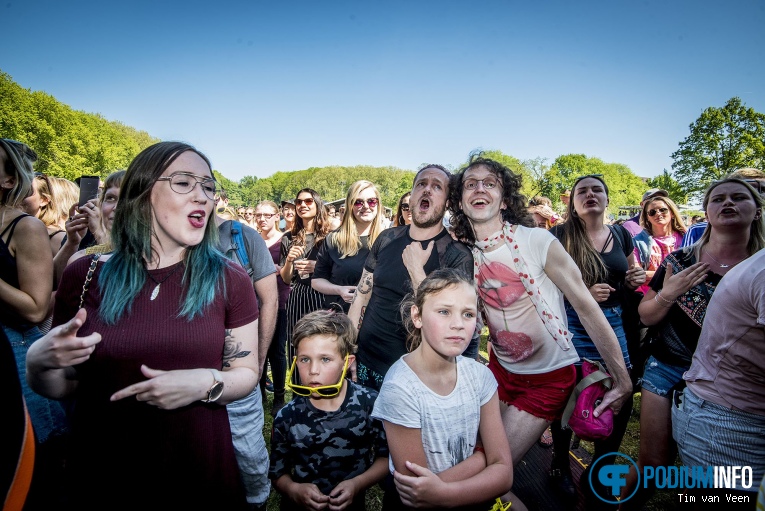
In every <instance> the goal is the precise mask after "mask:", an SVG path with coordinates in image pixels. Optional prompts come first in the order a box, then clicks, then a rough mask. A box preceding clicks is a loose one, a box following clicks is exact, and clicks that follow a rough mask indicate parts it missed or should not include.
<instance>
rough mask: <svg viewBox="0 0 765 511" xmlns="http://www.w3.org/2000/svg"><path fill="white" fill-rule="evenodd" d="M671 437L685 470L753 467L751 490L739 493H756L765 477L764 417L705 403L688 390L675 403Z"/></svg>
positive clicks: (678, 394)
mask: <svg viewBox="0 0 765 511" xmlns="http://www.w3.org/2000/svg"><path fill="white" fill-rule="evenodd" d="M680 396H682V398H681V397H680ZM672 436H673V437H674V439H675V442H677V448H678V451H679V452H680V459H681V460H682V462H683V465H685V466H690V467H692V466H707V465H739V466H744V465H749V466H751V467H752V481H753V486H752V488H743V487H739V486H737V487H736V489H738V490H746V491H756V489H757V481H760V480H762V478H763V474H765V417H763V416H762V415H756V414H753V413H748V412H744V411H741V410H733V409H731V408H727V407H725V406H720V405H718V404H716V403H712V402H711V401H706V400H704V399H702V398H700V397H698V396H697V395H696V394H694V393H693V392H691V390H690V389H689V388H688V387H686V388H685V390H684V391H683V392H682V393H676V395H675V398H674V399H673V400H672Z"/></svg>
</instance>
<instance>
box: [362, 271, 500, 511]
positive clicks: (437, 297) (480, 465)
mask: <svg viewBox="0 0 765 511" xmlns="http://www.w3.org/2000/svg"><path fill="white" fill-rule="evenodd" d="M476 302H477V296H476V292H475V287H474V286H473V284H472V283H471V282H470V280H469V279H468V277H467V276H466V275H465V274H464V273H462V272H460V271H459V270H454V269H440V270H436V271H434V272H432V273H431V274H430V275H429V276H428V277H427V278H425V279H424V280H423V281H422V283H421V284H420V286H419V287H418V288H417V291H416V292H415V293H414V296H413V297H412V298H411V299H410V300H406V301H404V304H403V305H402V309H403V310H404V311H405V312H406V313H407V314H404V317H405V325H406V326H407V330H408V331H409V349H410V353H409V354H407V355H404V356H403V357H401V358H400V359H399V360H398V361H396V363H394V364H393V366H392V367H391V368H390V370H389V371H388V373H387V374H386V377H385V381H384V382H383V385H382V389H381V390H380V395H379V396H378V398H377V401H376V402H375V407H374V411H373V414H372V415H373V417H375V418H378V419H381V420H382V421H383V424H384V426H385V433H386V435H387V436H388V445H389V449H390V463H391V467H390V468H391V472H392V473H393V477H394V480H395V484H396V489H397V490H398V494H399V496H400V499H401V501H400V502H399V501H398V500H397V499H396V498H395V492H390V491H389V492H387V493H386V502H385V503H384V504H383V508H384V509H385V508H389V509H401V502H403V504H405V505H406V506H411V507H430V508H433V507H435V508H439V507H450V508H454V507H471V506H473V505H476V506H477V507H478V508H479V509H482V510H486V509H488V507H489V506H490V505H491V503H492V501H493V500H494V499H495V498H496V497H499V496H501V495H503V494H505V493H506V492H507V491H508V490H509V489H510V487H511V486H512V483H513V465H512V460H511V456H510V446H509V444H508V441H507V436H506V435H505V430H504V428H503V426H502V418H501V416H500V412H499V398H498V397H497V382H496V380H495V379H494V376H493V375H492V373H491V371H489V369H488V368H487V367H485V366H484V365H483V364H480V363H478V362H476V361H474V360H470V359H467V358H463V357H462V356H461V353H462V352H463V351H464V350H465V348H466V347H467V345H468V343H469V342H470V339H471V338H472V336H473V332H474V330H475V324H476V316H477V305H476ZM391 494H392V496H391ZM487 504H488V505H487Z"/></svg>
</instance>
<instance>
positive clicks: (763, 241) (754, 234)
mask: <svg viewBox="0 0 765 511" xmlns="http://www.w3.org/2000/svg"><path fill="white" fill-rule="evenodd" d="M725 183H736V184H739V185H741V186H743V187H744V188H746V190H747V191H748V192H749V193H750V194H751V195H752V198H753V199H754V203H755V204H756V205H757V207H758V208H759V210H760V214H759V215H757V217H756V218H755V219H754V220H753V221H752V226H751V227H750V228H749V243H748V244H747V246H746V250H747V252H748V253H749V256H752V255H754V254H756V253H757V252H759V251H760V250H762V249H763V248H765V217H763V216H762V214H763V210H765V199H763V198H762V196H761V195H760V194H759V193H757V191H756V190H755V189H754V188H752V186H751V185H750V184H749V183H747V182H746V181H744V179H742V178H741V177H727V178H725V179H721V180H719V181H715V182H714V183H712V184H711V185H709V188H707V191H706V192H705V193H704V201H703V202H702V207H703V208H704V211H706V209H707V205H708V204H709V199H710V198H711V196H712V191H713V190H714V189H715V188H717V187H718V186H720V185H721V184H725ZM713 228H714V227H713V226H712V223H711V222H709V223H708V225H707V228H706V229H704V234H703V235H702V236H701V238H700V239H699V241H697V242H696V243H694V244H693V245H691V247H690V248H691V249H692V250H693V254H694V255H695V256H696V260H697V261H699V260H700V259H701V249H702V248H703V247H704V245H706V244H707V243H709V238H710V236H711V235H712V230H713Z"/></svg>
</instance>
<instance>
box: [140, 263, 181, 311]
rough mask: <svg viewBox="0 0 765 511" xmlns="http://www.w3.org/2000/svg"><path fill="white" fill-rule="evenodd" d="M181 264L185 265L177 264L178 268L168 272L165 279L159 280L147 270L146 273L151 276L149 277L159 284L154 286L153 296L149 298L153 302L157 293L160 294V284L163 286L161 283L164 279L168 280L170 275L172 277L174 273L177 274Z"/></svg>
mask: <svg viewBox="0 0 765 511" xmlns="http://www.w3.org/2000/svg"><path fill="white" fill-rule="evenodd" d="M181 266H183V265H182V264H179V265H178V266H176V268H175V269H174V270H173V271H171V272H170V273H168V274H167V275H166V276H165V278H164V279H162V280H157V279H155V278H154V277H152V275H151V273H149V270H146V275H148V276H149V278H150V279H151V280H153V281H154V282H155V283H156V284H157V285H156V286H155V287H154V290H153V291H152V292H151V297H150V298H149V300H151V301H152V302H153V301H154V299H155V298H157V295H158V294H159V286H161V285H162V283H163V282H164V281H166V280H167V279H169V278H170V277H172V276H173V274H175V272H177V271H178V268H180V267H181Z"/></svg>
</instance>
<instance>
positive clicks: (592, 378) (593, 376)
mask: <svg viewBox="0 0 765 511" xmlns="http://www.w3.org/2000/svg"><path fill="white" fill-rule="evenodd" d="M583 360H584V361H585V363H590V364H595V365H596V366H598V370H597V371H593V372H591V373H590V374H588V375H587V376H585V377H584V378H582V379H581V381H580V382H579V383H578V384H577V385H576V387H575V388H574V391H573V392H572V393H571V396H570V397H569V398H568V403H566V408H565V409H564V410H563V416H562V417H561V419H560V425H561V427H562V428H567V427H568V421H569V419H570V418H571V415H572V414H573V413H574V408H575V407H576V402H577V400H578V399H579V394H581V393H582V391H583V390H584V389H586V388H587V387H589V386H590V385H594V384H596V383H600V382H603V386H604V387H606V388H607V389H609V390H610V389H611V387H612V386H613V383H614V379H613V378H612V377H611V376H610V375H609V374H608V373H606V368H605V367H603V364H601V363H600V362H594V361H592V360H588V359H586V358H585V359H583Z"/></svg>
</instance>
